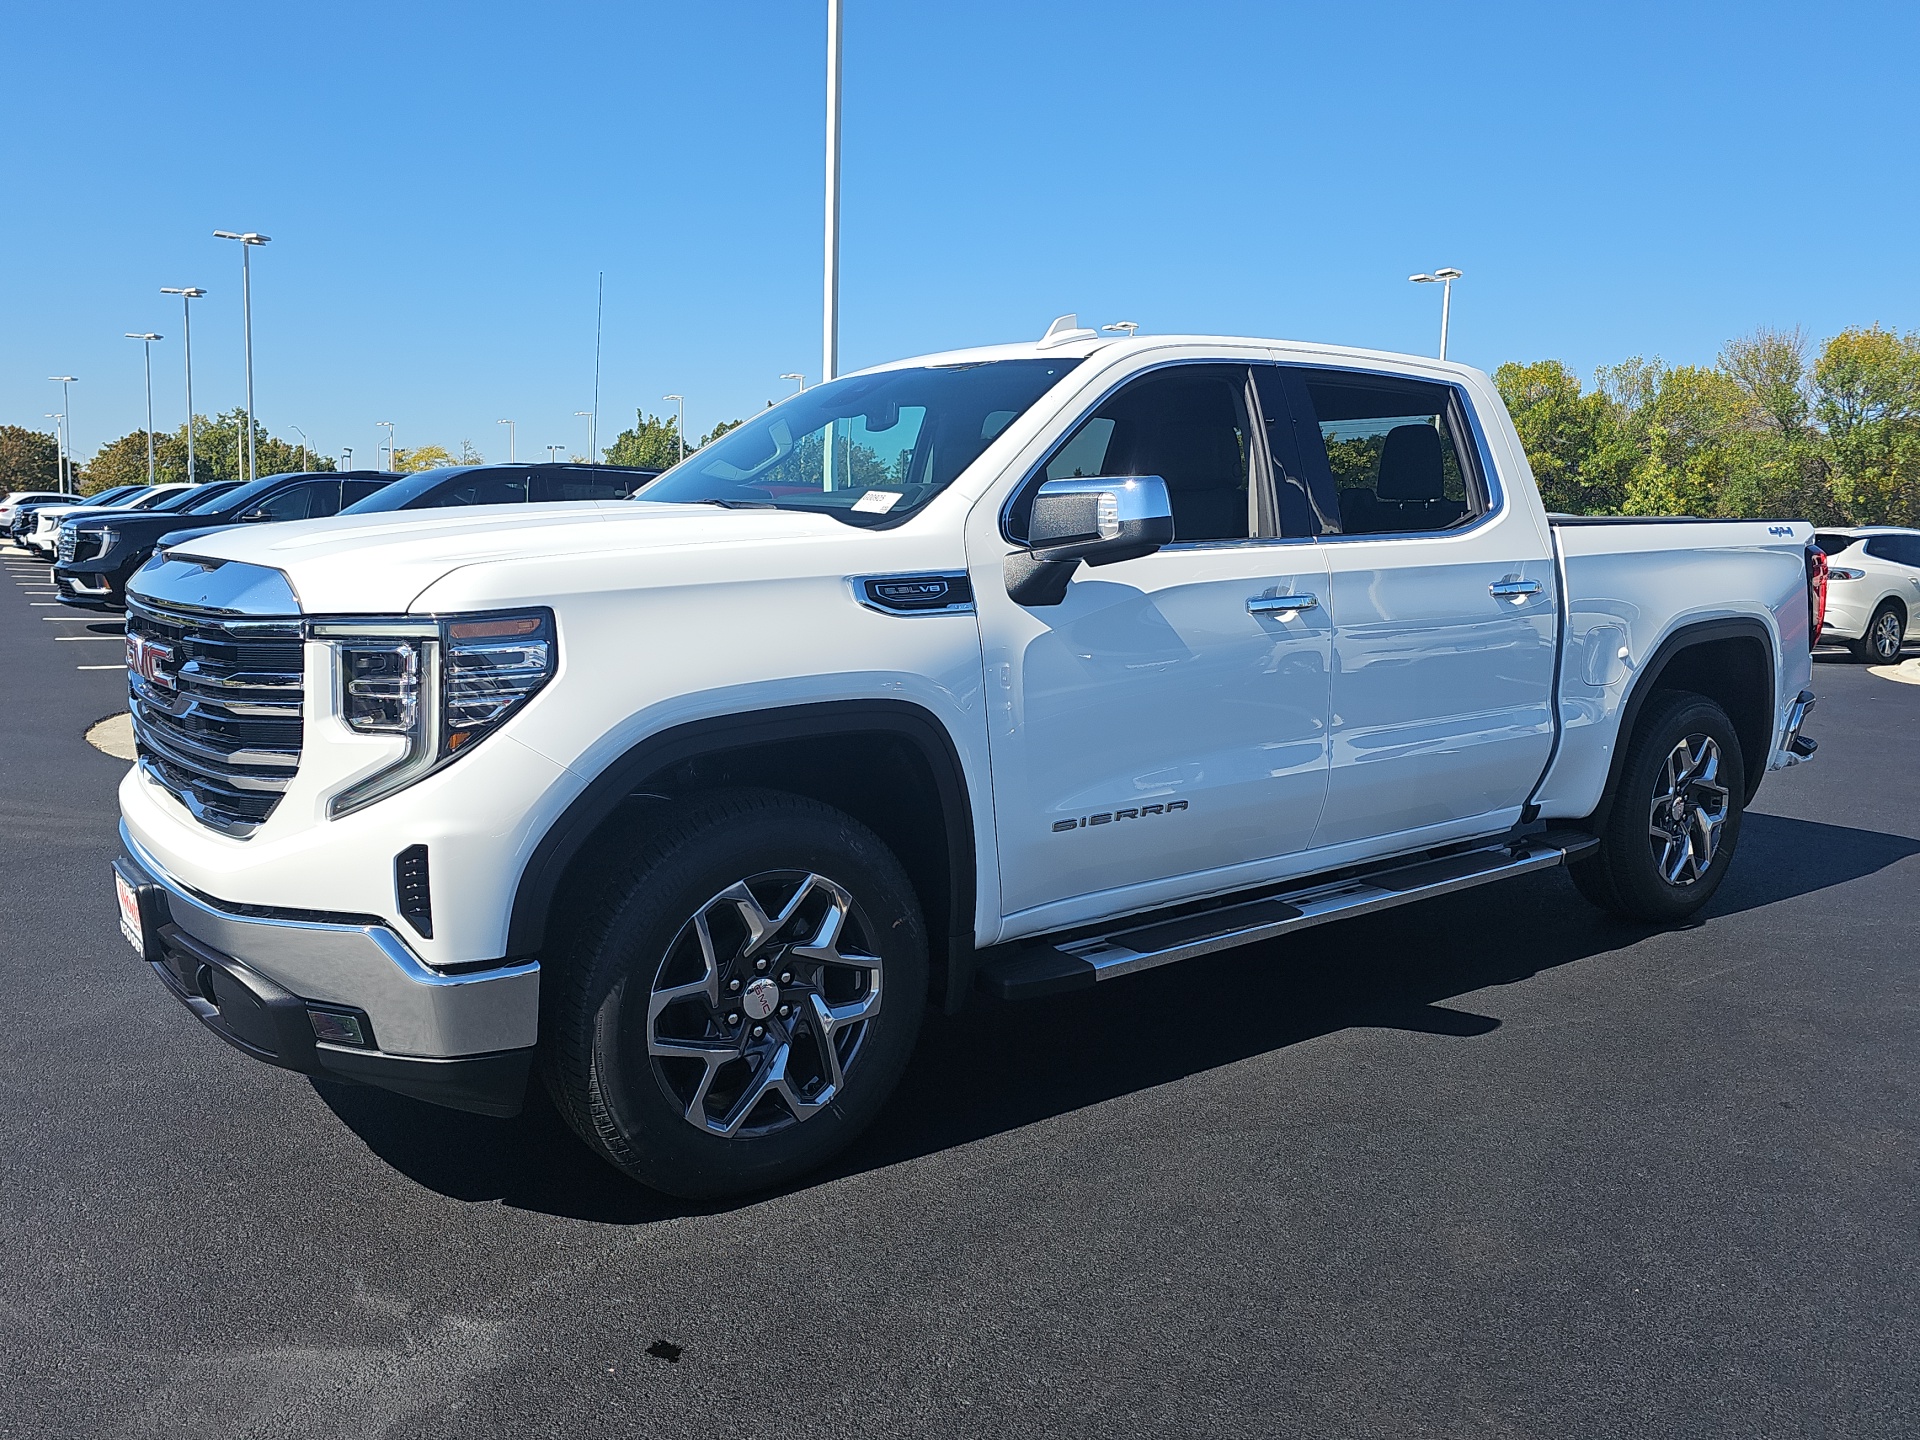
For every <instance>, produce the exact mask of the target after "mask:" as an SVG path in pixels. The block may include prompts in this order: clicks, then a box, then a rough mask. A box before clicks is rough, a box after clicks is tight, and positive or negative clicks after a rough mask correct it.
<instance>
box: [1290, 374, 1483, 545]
mask: <svg viewBox="0 0 1920 1440" xmlns="http://www.w3.org/2000/svg"><path fill="white" fill-rule="evenodd" d="M1274 363H1275V364H1277V365H1281V366H1284V367H1286V368H1287V369H1291V370H1319V371H1330V370H1337V371H1340V372H1342V373H1344V374H1348V375H1364V376H1368V377H1371V378H1373V379H1376V380H1377V379H1380V378H1383V377H1384V378H1386V379H1388V380H1406V381H1410V382H1412V383H1413V384H1416V385H1439V386H1442V387H1444V388H1445V389H1447V390H1450V391H1452V392H1453V396H1454V399H1455V400H1457V401H1458V402H1459V404H1460V408H1461V409H1462V410H1463V411H1464V412H1466V420H1467V429H1468V430H1469V431H1470V432H1471V433H1472V435H1473V449H1474V456H1475V458H1476V459H1477V460H1478V462H1479V465H1480V473H1481V477H1482V478H1483V479H1484V480H1485V481H1486V486H1487V510H1486V513H1485V514H1484V515H1481V516H1480V517H1479V518H1478V519H1476V520H1475V521H1474V522H1473V523H1472V524H1471V525H1455V526H1452V527H1450V528H1448V529H1446V530H1363V531H1361V532H1360V533H1358V534H1356V535H1348V534H1346V533H1345V532H1344V531H1343V532H1341V533H1340V534H1338V535H1316V536H1314V537H1313V540H1314V543H1315V544H1339V543H1341V542H1343V541H1349V540H1351V541H1362V540H1448V539H1451V538H1452V537H1453V536H1455V535H1471V534H1473V533H1474V532H1475V531H1476V530H1479V529H1480V528H1481V527H1482V526H1484V525H1487V524H1488V523H1490V522H1491V521H1493V520H1496V519H1499V518H1500V517H1501V516H1502V515H1504V514H1506V512H1507V509H1508V506H1507V491H1506V486H1504V485H1503V484H1501V482H1500V472H1499V470H1498V469H1496V468H1495V466H1494V463H1493V455H1492V453H1491V452H1490V451H1489V450H1488V449H1487V437H1486V433H1485V430H1486V427H1485V426H1483V425H1482V424H1481V423H1480V413H1479V411H1477V410H1475V409H1474V406H1473V397H1472V396H1471V395H1469V394H1468V393H1467V388H1466V386H1464V385H1462V384H1460V383H1459V382H1458V381H1456V380H1434V379H1429V378H1427V377H1425V376H1420V375H1409V374H1407V373H1406V372H1404V371H1399V370H1368V369H1364V368H1362V367H1360V366H1357V365H1314V364H1309V363H1306V362H1297V361H1286V360H1279V361H1275V362H1274ZM1318 423H1319V422H1318V420H1317V419H1316V421H1315V424H1318Z"/></svg>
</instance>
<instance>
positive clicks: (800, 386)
mask: <svg viewBox="0 0 1920 1440" xmlns="http://www.w3.org/2000/svg"><path fill="white" fill-rule="evenodd" d="M780 378H781V379H782V380H791V381H793V382H794V386H795V389H794V392H793V393H794V394H796V395H798V394H799V393H800V392H801V391H802V390H805V389H806V388H807V377H806V376H804V375H802V374H801V373H800V372H799V371H797V370H796V371H793V372H792V373H790V374H786V375H782V376H781V377H780Z"/></svg>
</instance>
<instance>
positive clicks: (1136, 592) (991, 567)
mask: <svg viewBox="0 0 1920 1440" xmlns="http://www.w3.org/2000/svg"><path fill="white" fill-rule="evenodd" d="M1254 368H1257V367H1249V366H1247V365H1244V364H1239V365H1223V364H1194V365H1176V366H1169V367H1165V368H1162V369H1159V370H1155V371H1151V372H1148V373H1147V374H1145V375H1143V376H1140V377H1138V378H1136V379H1134V380H1132V381H1130V382H1128V383H1127V384H1125V385H1123V386H1122V387H1120V388H1119V389H1118V390H1116V391H1115V392H1114V393H1113V394H1111V395H1110V396H1108V397H1107V398H1106V399H1104V400H1103V401H1101V402H1100V404H1099V405H1098V406H1097V407H1096V408H1095V409H1094V410H1093V412H1092V413H1091V414H1090V415H1088V416H1087V417H1086V418H1085V419H1083V420H1082V421H1081V422H1080V423H1079V425H1078V426H1077V427H1075V428H1074V429H1073V430H1071V431H1069V432H1068V435H1067V437H1066V439H1065V440H1064V441H1063V442H1062V443H1061V444H1060V445H1059V446H1057V447H1055V449H1054V450H1053V451H1052V452H1051V454H1050V455H1049V456H1048V457H1047V458H1046V459H1045V460H1043V461H1042V463H1041V464H1040V465H1039V466H1038V467H1037V468H1036V470H1035V471H1034V472H1033V473H1032V474H1031V475H1029V476H1027V477H1026V478H1025V481H1024V483H1023V485H1022V487H1021V488H1020V490H1019V491H1018V492H1017V493H1016V494H1015V495H1014V497H1013V499H1012V500H1011V501H1010V502H1009V503H1008V504H1007V507H1006V510H1005V512H1004V516H1003V517H996V519H997V522H999V523H996V524H995V526H994V528H993V529H991V530H989V531H986V532H984V533H983V532H981V531H978V530H976V531H975V532H974V534H975V535H976V537H979V538H978V542H977V543H976V545H975V547H974V548H975V551H976V554H975V556H974V559H973V564H972V572H971V577H970V578H971V581H972V585H973V591H974V595H975V601H976V605H977V608H978V612H979V619H980V626H981V635H982V644H983V651H984V660H985V677H986V695H985V702H986V711H987V717H988V729H989V739H990V748H991V754H992V761H993V792H994V813H995V826H996V831H997V837H998V853H999V862H1000V888H1001V896H1002V913H1003V915H1004V916H1007V917H1009V918H1008V927H1009V928H1008V933H1009V934H1017V933H1030V932H1032V931H1034V930H1038V929H1043V928H1047V927H1049V926H1057V925H1062V924H1072V923H1075V922H1076V921H1078V920H1082V919H1089V918H1095V917H1097V916H1099V915H1102V914H1111V913H1119V912H1121V911H1124V910H1131V909H1140V908H1144V907H1146V906H1149V905H1153V904H1160V903H1165V902H1166V901H1168V900H1172V899H1175V898H1182V897H1184V896H1186V895H1188V894H1190V893H1192V891H1193V890H1194V889H1195V888H1196V885H1205V886H1207V887H1208V888H1214V889H1226V888H1230V887H1231V886H1232V885H1233V884H1234V883H1236V882H1239V883H1250V881H1249V880H1247V879H1245V878H1244V877H1245V874H1246V872H1248V871H1249V870H1250V869H1254V868H1257V862H1260V861H1262V860H1265V859H1268V858H1269V857H1272V856H1276V855H1285V854H1290V853H1292V852H1295V851H1298V850H1302V849H1304V848H1306V846H1307V845H1308V844H1309V842H1310V841H1311V839H1312V836H1313V830H1314V826H1315V825H1316V824H1317V822H1318V820H1319V816H1320V806H1321V801H1322V798H1323V792H1324V791H1325V788H1326V781H1327V745H1326V725H1327V700H1328V680H1327V670H1328V656H1329V650H1330V624H1329V619H1328V610H1327V606H1326V604H1325V589H1326V572H1325V568H1324V562H1323V560H1322V558H1321V551H1320V549H1319V547H1317V546H1316V545H1315V544H1314V543H1313V541H1312V539H1311V535H1310V531H1309V529H1308V527H1307V526H1306V525H1305V523H1304V522H1303V521H1302V520H1301V518H1300V515H1301V513H1302V512H1303V507H1304V500H1303V499H1302V497H1303V496H1304V493H1305V492H1304V490H1303V489H1302V488H1301V486H1300V485H1298V484H1297V483H1295V484H1292V485H1291V486H1290V487H1289V485H1288V483H1287V476H1286V466H1287V464H1288V460H1287V458H1286V457H1276V456H1275V455H1274V454H1273V451H1272V446H1271V444H1270V439H1271V438H1272V433H1271V432H1273V429H1274V427H1273V426H1271V425H1270V424H1269V423H1268V421H1267V417H1266V416H1265V415H1264V413H1263V411H1262V408H1261V402H1260V396H1259V392H1258V389H1257V387H1256V386H1255V384H1254V382H1253V369H1254ZM1277 433H1278V438H1279V439H1280V440H1281V441H1282V442H1284V443H1285V445H1286V446H1287V447H1288V449H1289V451H1290V448H1291V444H1292V438H1291V435H1290V433H1289V431H1288V426H1287V421H1286V418H1285V417H1284V416H1282V417H1281V418H1280V421H1279V427H1278V432H1277ZM1294 469H1295V471H1297V469H1298V466H1297V462H1294ZM1126 474H1135V475H1159V476H1161V477H1162V478H1163V479H1164V480H1165V481H1166V483H1167V487H1168V491H1169V493H1170V495H1171V498H1172V502H1173V518H1174V536H1175V538H1174V543H1172V544H1171V545H1169V546H1167V547H1166V548H1164V549H1162V550H1160V551H1159V552H1157V553H1155V554H1151V555H1145V556H1141V557H1138V558H1136V559H1132V560H1126V561H1121V562H1119V563H1116V564H1111V565H1106V566H1102V567H1099V568H1088V567H1084V566H1083V567H1082V568H1081V569H1079V570H1078V571H1077V572H1076V573H1075V575H1074V577H1073V580H1072V582H1071V583H1070V584H1069V585H1068V586H1067V589H1066V597H1065V599H1064V600H1063V601H1062V602H1061V603H1059V604H1057V605H1036V606H1032V607H1027V606H1022V605H1019V604H1016V603H1014V601H1013V600H1012V599H1010V598H1009V596H1008V593H1007V584H1006V577H1005V572H1004V568H1003V565H1004V559H1005V556H1006V554H1007V552H1008V550H1009V549H1010V548H1011V547H1010V545H1009V542H1008V540H1007V539H1006V538H1004V537H1005V536H1007V535H1011V536H1013V537H1014V543H1018V541H1019V539H1020V538H1021V537H1024V535H1025V533H1026V529H1025V526H1026V519H1027V513H1028V510H1029V509H1030V507H1031V504H1032V497H1033V493H1034V491H1035V490H1036V489H1037V488H1038V486H1039V485H1040V483H1041V482H1042V481H1044V480H1047V479H1057V478H1061V477H1064V476H1072V475H1088V476H1095V475H1126ZM1276 474H1278V476H1279V480H1278V482H1276ZM1296 478H1297V477H1296ZM1282 491H1284V492H1285V493H1284V496H1283V495H1282ZM1283 510H1285V511H1286V512H1287V515H1290V516H1291V517H1292V523H1291V524H1289V523H1287V518H1286V516H1283V513H1282V512H1283ZM1003 526H1004V528H1002V527H1003ZM1289 531H1291V538H1290V537H1289ZM1287 598H1292V599H1294V600H1295V601H1297V602H1298V604H1297V605H1295V606H1291V607H1290V606H1286V605H1283V604H1276V603H1275V602H1276V601H1281V600H1284V599H1287ZM1196 876H1205V877H1208V878H1206V879H1205V880H1203V881H1198V882H1196V881H1195V879H1194V877H1196Z"/></svg>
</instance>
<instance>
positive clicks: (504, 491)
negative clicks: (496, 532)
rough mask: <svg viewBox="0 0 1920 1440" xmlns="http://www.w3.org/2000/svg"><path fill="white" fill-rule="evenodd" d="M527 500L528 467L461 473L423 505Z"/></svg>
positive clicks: (508, 503)
mask: <svg viewBox="0 0 1920 1440" xmlns="http://www.w3.org/2000/svg"><path fill="white" fill-rule="evenodd" d="M526 503H527V472H526V471H524V470H476V471H473V472H472V473H470V474H467V475H463V476H461V477H460V478H459V479H458V480H456V481H454V482H453V483H452V484H451V485H448V486H447V487H446V488H445V489H442V490H439V491H436V492H435V494H434V496H433V498H432V499H430V500H428V501H427V502H426V503H425V505H424V506H423V507H422V508H428V509H430V508H437V507H440V506H449V505H524V504H526Z"/></svg>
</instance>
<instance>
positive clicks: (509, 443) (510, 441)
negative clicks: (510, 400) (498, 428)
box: [493, 420, 520, 462]
mask: <svg viewBox="0 0 1920 1440" xmlns="http://www.w3.org/2000/svg"><path fill="white" fill-rule="evenodd" d="M493 423H494V424H496V425H504V426H506V427H507V459H508V461H509V462H512V461H514V460H517V459H519V458H520V457H519V455H518V453H517V452H516V451H515V450H514V448H513V421H511V420H496V421H494V422H493Z"/></svg>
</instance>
